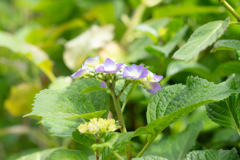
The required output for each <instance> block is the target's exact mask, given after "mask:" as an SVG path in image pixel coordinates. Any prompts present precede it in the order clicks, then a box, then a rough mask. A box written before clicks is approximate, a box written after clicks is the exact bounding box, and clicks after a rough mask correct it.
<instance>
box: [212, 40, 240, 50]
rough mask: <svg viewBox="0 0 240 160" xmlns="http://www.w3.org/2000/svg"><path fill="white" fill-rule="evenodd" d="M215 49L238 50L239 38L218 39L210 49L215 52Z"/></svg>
mask: <svg viewBox="0 0 240 160" xmlns="http://www.w3.org/2000/svg"><path fill="white" fill-rule="evenodd" d="M217 50H230V51H238V52H239V51H240V41H239V40H228V39H225V40H219V41H217V42H216V43H215V44H214V46H213V49H212V51H213V52H215V51H217Z"/></svg>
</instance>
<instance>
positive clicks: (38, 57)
mask: <svg viewBox="0 0 240 160" xmlns="http://www.w3.org/2000/svg"><path fill="white" fill-rule="evenodd" d="M0 47H5V48H8V49H9V50H11V51H12V52H15V53H17V54H19V55H22V56H24V57H26V58H27V59H28V60H30V61H31V62H32V63H33V64H35V65H36V66H37V67H39V68H40V69H41V70H42V71H43V72H44V73H45V74H46V75H47V76H48V78H50V79H51V80H54V79H55V76H54V75H53V73H52V65H53V63H52V61H51V60H50V59H49V57H48V55H47V53H45V52H44V51H43V50H41V49H39V48H37V47H36V46H34V45H31V44H29V43H24V42H21V41H19V40H18V39H16V38H15V37H13V35H11V34H9V33H6V32H3V31H0Z"/></svg>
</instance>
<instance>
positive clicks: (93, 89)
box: [81, 86, 105, 94]
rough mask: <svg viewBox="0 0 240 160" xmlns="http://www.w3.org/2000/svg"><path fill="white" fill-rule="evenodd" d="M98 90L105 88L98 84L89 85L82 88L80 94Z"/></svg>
mask: <svg viewBox="0 0 240 160" xmlns="http://www.w3.org/2000/svg"><path fill="white" fill-rule="evenodd" d="M99 90H105V88H102V87H99V86H91V87H87V88H85V89H83V90H82V92H81V94H83V93H90V92H95V91H99Z"/></svg>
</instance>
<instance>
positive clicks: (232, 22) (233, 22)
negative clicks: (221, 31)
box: [229, 21, 240, 25]
mask: <svg viewBox="0 0 240 160" xmlns="http://www.w3.org/2000/svg"><path fill="white" fill-rule="evenodd" d="M229 24H230V25H232V24H240V22H236V21H231V22H230V23H229Z"/></svg>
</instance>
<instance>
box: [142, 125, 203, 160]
mask: <svg viewBox="0 0 240 160" xmlns="http://www.w3.org/2000/svg"><path fill="white" fill-rule="evenodd" d="M202 128H203V125H202V123H201V122H195V123H193V124H191V125H189V127H188V128H187V129H186V130H185V131H183V132H181V133H180V134H178V135H173V136H170V137H167V138H166V139H164V140H163V141H160V142H158V143H157V144H152V145H151V146H150V147H149V148H148V150H147V151H146V152H145V153H146V154H148V155H158V156H161V157H164V158H167V159H168V160H182V159H183V158H184V157H185V156H186V154H187V153H188V152H189V150H190V149H191V148H192V147H193V145H194V144H195V141H196V139H197V136H198V134H199V132H200V131H201V130H202ZM166 146H167V147H166Z"/></svg>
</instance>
